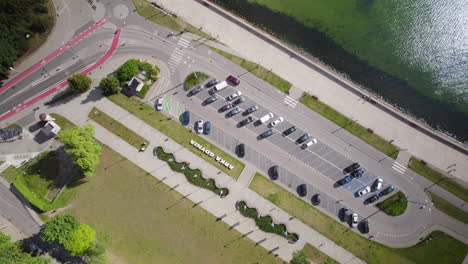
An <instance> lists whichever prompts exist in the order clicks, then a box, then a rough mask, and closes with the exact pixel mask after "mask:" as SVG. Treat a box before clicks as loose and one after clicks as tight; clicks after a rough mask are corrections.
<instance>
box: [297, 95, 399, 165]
mask: <svg viewBox="0 0 468 264" xmlns="http://www.w3.org/2000/svg"><path fill="white" fill-rule="evenodd" d="M301 103H303V104H304V105H305V106H307V107H309V108H310V109H312V110H314V111H315V112H317V113H319V114H320V115H322V116H323V117H325V118H327V119H328V120H330V121H332V122H333V123H335V124H337V125H338V126H340V127H342V128H343V129H345V130H347V131H348V132H349V133H351V134H353V135H355V136H356V137H358V138H360V139H361V140H362V141H364V142H366V143H367V144H369V145H371V146H373V147H374V148H376V149H378V150H380V151H381V152H383V153H385V155H387V156H389V157H391V158H393V159H396V158H397V157H398V153H399V150H398V148H397V147H396V146H395V145H393V144H392V143H389V142H388V141H386V140H385V139H383V138H381V137H379V136H378V135H376V134H375V133H371V132H369V131H367V128H365V127H363V126H361V125H359V124H358V123H356V122H353V121H352V120H350V119H349V118H347V117H346V116H344V115H343V114H341V113H340V112H338V111H336V110H335V109H333V108H331V107H330V106H328V105H326V104H324V103H322V102H320V101H319V100H317V99H315V98H313V97H312V96H311V95H309V94H307V93H304V95H303V96H302V98H301Z"/></svg>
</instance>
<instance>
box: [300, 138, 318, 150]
mask: <svg viewBox="0 0 468 264" xmlns="http://www.w3.org/2000/svg"><path fill="white" fill-rule="evenodd" d="M314 144H317V139H316V138H312V140H310V141H309V142H307V143H304V144H302V149H306V148H308V147H310V146H312V145H314Z"/></svg>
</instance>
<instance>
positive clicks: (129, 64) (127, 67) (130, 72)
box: [116, 59, 140, 83]
mask: <svg viewBox="0 0 468 264" xmlns="http://www.w3.org/2000/svg"><path fill="white" fill-rule="evenodd" d="M139 65H140V62H139V61H138V60H136V59H131V60H128V61H126V62H125V63H124V64H122V66H120V67H119V68H117V74H116V77H117V79H119V81H120V82H121V83H122V82H126V81H128V80H130V79H131V78H132V77H133V76H135V75H136V74H137V73H138V66H139Z"/></svg>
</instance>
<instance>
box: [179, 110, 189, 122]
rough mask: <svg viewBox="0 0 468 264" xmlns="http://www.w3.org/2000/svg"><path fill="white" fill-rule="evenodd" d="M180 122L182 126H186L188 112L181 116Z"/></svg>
mask: <svg viewBox="0 0 468 264" xmlns="http://www.w3.org/2000/svg"><path fill="white" fill-rule="evenodd" d="M181 119H182V120H181V122H182V125H184V126H186V125H188V124H189V123H190V112H189V111H185V112H184V113H183V114H182V117H181Z"/></svg>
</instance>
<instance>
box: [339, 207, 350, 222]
mask: <svg viewBox="0 0 468 264" xmlns="http://www.w3.org/2000/svg"><path fill="white" fill-rule="evenodd" d="M348 216H349V210H348V208H344V207H343V208H341V209H340V212H339V213H338V217H339V218H340V220H341V221H342V222H346V220H348Z"/></svg>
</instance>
